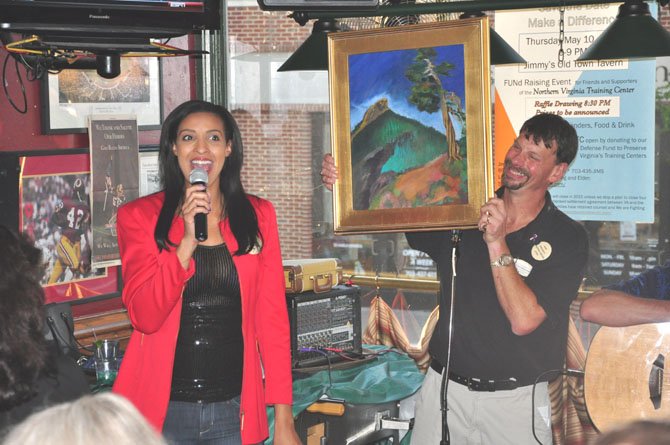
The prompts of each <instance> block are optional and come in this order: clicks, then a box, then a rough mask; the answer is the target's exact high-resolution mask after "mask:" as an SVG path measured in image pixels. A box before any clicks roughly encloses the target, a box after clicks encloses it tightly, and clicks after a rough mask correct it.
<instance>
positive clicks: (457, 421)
mask: <svg viewBox="0 0 670 445" xmlns="http://www.w3.org/2000/svg"><path fill="white" fill-rule="evenodd" d="M441 379H442V376H441V375H440V374H438V373H437V372H435V371H434V370H433V369H431V368H428V372H427V373H426V378H425V380H424V382H423V385H422V387H421V390H420V391H419V395H418V397H417V399H416V408H415V411H414V416H415V417H414V428H413V430H412V442H411V445H438V444H439V443H440V440H441V439H442V428H441V425H442V413H441V411H440V385H441ZM532 392H533V386H532V385H530V386H524V387H521V388H517V389H514V390H510V391H495V392H484V391H470V390H469V389H468V388H467V387H466V386H463V385H461V384H458V383H456V382H453V381H449V386H448V389H447V405H448V407H449V410H448V411H447V424H448V425H449V439H450V444H451V445H505V444H509V445H537V444H538V441H537V440H536V439H535V437H534V436H533V427H532V410H533V408H534V409H535V435H537V438H538V439H539V442H540V443H542V444H543V445H551V443H552V438H551V405H550V403H549V394H548V390H547V383H546V382H542V383H538V384H537V386H536V387H535V404H534V405H533V404H532V397H533V396H532Z"/></svg>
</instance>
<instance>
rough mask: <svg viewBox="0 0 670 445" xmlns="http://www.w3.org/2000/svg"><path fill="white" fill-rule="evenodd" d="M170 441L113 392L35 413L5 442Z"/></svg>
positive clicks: (156, 444)
mask: <svg viewBox="0 0 670 445" xmlns="http://www.w3.org/2000/svg"><path fill="white" fill-rule="evenodd" d="M46 443H48V444H50V445H89V444H95V445H118V444H142V445H166V442H165V440H164V439H163V438H162V437H161V436H160V435H159V434H158V433H157V432H156V431H155V430H154V429H153V428H152V427H151V426H150V425H149V424H148V423H147V422H146V420H144V417H142V415H141V414H140V412H139V411H137V409H136V408H135V407H134V406H133V404H132V403H130V402H129V401H128V400H126V399H125V398H124V397H122V396H119V395H116V394H113V393H111V392H108V393H102V394H96V395H89V396H84V397H81V398H80V399H77V400H74V401H72V402H67V403H62V404H60V405H54V406H52V407H50V408H46V409H44V410H42V411H39V412H36V413H34V414H32V415H31V416H30V417H28V418H27V419H25V420H24V421H23V422H21V423H19V424H18V425H17V426H16V427H15V428H14V429H13V430H11V431H10V433H9V434H8V435H7V437H6V438H5V440H4V442H2V444H3V445H44V444H46Z"/></svg>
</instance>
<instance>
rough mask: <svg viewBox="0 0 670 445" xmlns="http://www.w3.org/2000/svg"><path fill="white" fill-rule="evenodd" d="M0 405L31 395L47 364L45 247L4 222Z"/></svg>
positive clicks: (1, 232) (0, 231)
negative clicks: (41, 283)
mask: <svg viewBox="0 0 670 445" xmlns="http://www.w3.org/2000/svg"><path fill="white" fill-rule="evenodd" d="M0 246H2V248H3V252H2V255H0V270H2V273H0V410H2V409H6V408H9V407H12V406H16V405H18V404H19V403H21V402H23V401H24V400H26V399H28V398H30V397H32V395H33V394H34V392H35V390H36V388H35V382H36V381H37V378H38V377H39V376H40V374H42V373H43V372H44V371H46V370H48V368H49V365H48V349H47V344H46V340H45V338H44V332H43V329H44V309H43V305H44V291H43V290H42V286H41V285H40V279H41V277H42V273H43V271H44V268H43V265H42V252H41V251H40V250H39V249H37V248H36V247H34V246H33V244H32V243H31V242H30V241H29V240H28V239H27V238H26V237H25V236H24V235H17V234H15V233H14V232H12V231H11V230H9V229H8V228H6V227H4V226H0Z"/></svg>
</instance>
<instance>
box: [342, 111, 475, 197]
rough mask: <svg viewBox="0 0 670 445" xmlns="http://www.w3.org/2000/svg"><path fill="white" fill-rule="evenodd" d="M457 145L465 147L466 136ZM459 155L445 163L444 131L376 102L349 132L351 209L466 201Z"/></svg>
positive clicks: (464, 165)
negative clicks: (351, 176) (456, 158)
mask: <svg viewBox="0 0 670 445" xmlns="http://www.w3.org/2000/svg"><path fill="white" fill-rule="evenodd" d="M458 144H459V146H460V147H466V141H465V137H463V138H461V139H460V140H458ZM462 151H463V150H462ZM461 156H462V157H463V159H460V160H449V155H448V150H447V147H446V136H445V135H444V134H443V133H440V132H439V131H437V130H435V129H434V128H432V127H427V126H425V125H423V124H422V123H421V122H418V121H416V120H414V119H410V118H407V117H404V116H401V115H399V114H397V113H395V112H394V111H393V110H391V109H389V108H388V102H387V101H386V99H381V100H379V101H377V102H376V103H375V104H373V105H372V106H371V107H370V108H368V110H367V112H366V113H365V115H364V117H363V119H362V120H361V122H360V123H359V124H358V125H357V126H356V127H355V128H354V130H353V131H352V132H351V164H352V175H353V178H352V179H353V184H352V191H353V201H354V202H353V207H354V210H371V209H381V208H408V207H420V206H428V205H445V204H464V203H467V196H468V193H467V159H466V153H463V152H462V153H461Z"/></svg>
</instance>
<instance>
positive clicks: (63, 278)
mask: <svg viewBox="0 0 670 445" xmlns="http://www.w3.org/2000/svg"><path fill="white" fill-rule="evenodd" d="M44 153H45V152H35V153H34V154H27V155H25V156H21V157H20V159H19V161H20V166H21V173H20V176H19V229H20V231H21V232H23V233H25V234H27V235H28V236H29V237H30V238H31V239H33V240H34V241H35V246H36V247H38V248H39V249H41V250H42V256H43V260H44V262H45V265H46V267H45V273H44V276H43V277H42V280H41V284H42V286H43V288H44V291H45V296H46V302H47V303H52V302H58V301H69V300H79V299H83V298H95V299H102V298H108V297H115V296H119V295H120V286H121V280H120V278H119V268H118V267H107V268H102V269H93V268H91V248H90V242H91V208H90V189H91V181H90V170H89V168H90V167H89V163H90V160H89V155H88V150H85V149H84V150H77V151H75V152H73V151H72V150H68V151H67V153H68V154H64V153H61V154H54V153H53V152H48V153H49V154H44Z"/></svg>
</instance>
